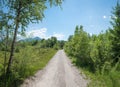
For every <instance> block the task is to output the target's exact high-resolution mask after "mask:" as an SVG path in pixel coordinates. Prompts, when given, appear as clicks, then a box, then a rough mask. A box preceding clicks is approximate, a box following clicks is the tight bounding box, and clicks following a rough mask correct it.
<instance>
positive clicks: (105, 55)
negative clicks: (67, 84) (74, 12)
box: [65, 3, 120, 87]
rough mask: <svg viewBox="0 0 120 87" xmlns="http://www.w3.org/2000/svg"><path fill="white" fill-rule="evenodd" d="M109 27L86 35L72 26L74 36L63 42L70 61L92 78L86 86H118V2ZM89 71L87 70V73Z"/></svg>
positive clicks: (119, 28) (82, 30)
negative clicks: (104, 30) (97, 32)
mask: <svg viewBox="0 0 120 87" xmlns="http://www.w3.org/2000/svg"><path fill="white" fill-rule="evenodd" d="M111 19H112V20H111V22H110V23H111V26H112V27H111V28H109V29H108V30H107V31H106V32H101V33H99V34H98V35H95V34H93V35H90V34H89V33H87V32H86V31H84V28H83V26H82V25H81V26H76V28H75V32H74V35H71V36H69V39H68V42H67V43H66V44H65V51H66V53H67V54H68V55H69V56H70V57H71V58H72V60H73V63H74V64H75V65H76V66H78V67H81V68H82V69H83V70H85V72H86V71H87V72H86V73H87V74H88V75H89V76H90V75H91V78H92V80H93V81H92V82H91V83H90V87H119V86H120V4H119V3H117V5H116V7H114V9H113V11H112V16H111ZM88 72H89V73H88Z"/></svg>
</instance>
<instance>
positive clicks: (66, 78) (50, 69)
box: [21, 50, 88, 87]
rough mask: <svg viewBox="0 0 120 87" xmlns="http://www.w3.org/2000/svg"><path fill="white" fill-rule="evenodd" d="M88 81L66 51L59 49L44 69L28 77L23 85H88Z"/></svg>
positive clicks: (26, 86) (65, 86) (80, 86)
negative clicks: (72, 62)
mask: <svg viewBox="0 0 120 87" xmlns="http://www.w3.org/2000/svg"><path fill="white" fill-rule="evenodd" d="M87 83H88V81H87V80H85V79H84V78H83V76H82V75H81V74H80V71H78V70H77V69H76V68H75V67H74V66H73V65H72V64H71V62H70V60H69V59H68V58H67V56H66V55H65V53H64V51H63V50H59V51H58V52H57V53H56V55H55V56H54V57H53V58H52V59H51V60H50V62H49V63H48V65H47V66H46V67H45V68H44V69H43V70H40V71H38V72H37V73H36V75H35V76H34V77H31V78H29V79H27V80H26V81H25V82H24V84H23V85H22V86H21V87H87Z"/></svg>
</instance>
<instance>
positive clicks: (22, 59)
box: [0, 46, 57, 87]
mask: <svg viewBox="0 0 120 87" xmlns="http://www.w3.org/2000/svg"><path fill="white" fill-rule="evenodd" d="M56 51H57V50H54V49H52V48H38V47H37V46H36V47H35V46H26V47H25V48H22V47H21V48H19V52H17V53H15V55H14V59H13V64H12V74H11V78H10V80H8V83H7V84H8V85H10V86H11V85H14V86H13V87H16V86H17V85H18V84H19V83H20V82H21V81H23V80H24V79H26V78H28V77H29V76H33V75H34V74H35V73H36V72H37V71H38V70H41V69H43V68H44V67H45V66H46V64H47V63H48V62H49V60H50V59H51V58H52V57H53V56H54V54H55V53H56ZM3 62H4V53H3V52H0V70H3ZM0 73H1V74H2V73H3V71H0ZM2 83H3V82H1V84H0V87H1V86H2ZM8 87H9V86H8Z"/></svg>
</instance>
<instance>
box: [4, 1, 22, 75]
mask: <svg viewBox="0 0 120 87" xmlns="http://www.w3.org/2000/svg"><path fill="white" fill-rule="evenodd" d="M20 9H21V3H19V8H18V9H17V16H16V20H15V30H14V36H13V41H12V45H11V51H10V58H9V61H8V66H7V70H6V75H9V74H10V71H11V65H12V60H13V56H14V50H15V42H16V37H17V32H18V28H19V22H20Z"/></svg>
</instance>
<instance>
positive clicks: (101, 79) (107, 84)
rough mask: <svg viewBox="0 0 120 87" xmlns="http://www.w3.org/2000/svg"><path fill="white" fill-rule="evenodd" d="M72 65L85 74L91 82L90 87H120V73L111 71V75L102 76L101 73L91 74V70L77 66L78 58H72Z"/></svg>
mask: <svg viewBox="0 0 120 87" xmlns="http://www.w3.org/2000/svg"><path fill="white" fill-rule="evenodd" d="M70 59H71V61H72V63H73V64H74V65H75V66H76V67H78V68H79V69H80V72H81V73H84V74H85V75H86V77H87V79H88V80H90V82H89V84H88V87H120V72H119V71H114V70H111V71H110V72H109V73H105V74H103V75H101V74H100V73H99V72H95V73H93V72H91V71H89V69H86V68H83V67H80V66H77V65H76V58H70Z"/></svg>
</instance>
